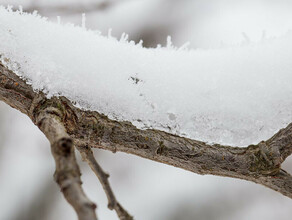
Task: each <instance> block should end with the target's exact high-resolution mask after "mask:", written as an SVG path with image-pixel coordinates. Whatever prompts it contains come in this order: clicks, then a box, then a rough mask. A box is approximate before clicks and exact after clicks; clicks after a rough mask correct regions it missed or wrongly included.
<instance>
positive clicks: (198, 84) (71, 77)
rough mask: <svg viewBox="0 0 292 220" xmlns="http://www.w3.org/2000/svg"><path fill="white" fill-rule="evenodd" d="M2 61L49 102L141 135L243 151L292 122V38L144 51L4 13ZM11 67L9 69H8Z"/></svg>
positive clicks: (36, 17)
mask: <svg viewBox="0 0 292 220" xmlns="http://www.w3.org/2000/svg"><path fill="white" fill-rule="evenodd" d="M0 55H1V61H2V63H4V64H5V65H7V66H8V67H9V68H10V69H12V70H13V71H14V72H15V73H16V74H18V75H20V76H21V77H23V78H25V79H26V80H27V82H28V83H30V84H31V85H32V86H33V88H34V89H35V90H37V91H44V92H45V93H46V94H47V96H48V97H52V96H66V97H67V98H69V99H70V100H71V101H72V102H73V103H75V104H76V105H77V106H79V107H81V108H83V109H88V110H95V111H98V112H100V113H103V114H105V115H107V116H109V117H110V118H113V119H116V120H126V121H130V122H132V123H133V124H134V125H135V126H137V127H138V128H142V129H145V128H155V129H160V130H165V131H168V132H170V133H174V134H178V135H182V136H186V137H190V138H193V139H197V140H202V141H205V142H209V143H220V144H229V145H236V146H244V145H248V144H252V143H257V142H259V141H261V140H263V139H267V138H269V137H271V136H272V135H273V134H274V133H275V132H276V131H277V130H279V129H281V128H284V127H285V126H287V124H288V123H290V122H292V113H291V109H292V86H291V82H292V62H291V61H292V59H291V58H292V33H291V32H287V34H286V35H284V36H282V37H280V38H274V39H263V40H262V41H261V42H259V43H252V42H248V41H247V42H246V43H243V44H242V45H237V46H233V47H227V48H220V49H209V50H189V49H184V48H175V47H173V46H172V44H171V41H170V38H168V43H167V46H166V47H158V48H151V49H147V48H143V46H142V45H141V44H135V43H134V42H128V40H127V36H126V35H123V36H122V37H121V39H120V40H117V39H115V38H113V37H111V36H110V35H109V36H101V35H100V34H99V32H97V31H91V30H87V29H86V27H84V26H83V27H76V26H74V25H72V24H62V23H61V24H60V23H59V24H58V23H53V22H49V21H47V20H46V19H45V18H42V17H40V16H39V15H36V14H33V15H32V14H26V13H22V12H19V11H17V12H16V11H12V10H11V9H6V8H4V7H0ZM7 60H9V62H7Z"/></svg>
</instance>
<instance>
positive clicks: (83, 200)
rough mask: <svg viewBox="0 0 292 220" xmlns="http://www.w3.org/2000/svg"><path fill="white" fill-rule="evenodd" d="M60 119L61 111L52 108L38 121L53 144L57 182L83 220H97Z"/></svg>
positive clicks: (71, 146)
mask: <svg viewBox="0 0 292 220" xmlns="http://www.w3.org/2000/svg"><path fill="white" fill-rule="evenodd" d="M60 116H61V113H60V111H59V110H58V109H55V108H53V107H48V108H45V109H44V110H42V111H41V112H40V113H39V114H38V116H37V119H36V124H37V125H38V127H39V128H40V129H41V130H42V132H43V133H44V134H45V135H46V137H47V138H48V139H49V141H50V143H51V150H52V155H53V157H54V159H55V163H56V171H55V174H54V177H55V180H56V182H57V183H58V184H59V186H60V188H61V191H62V192H63V194H64V196H65V198H66V200H67V201H68V202H69V203H70V204H71V205H72V206H73V208H74V209H75V211H76V213H77V215H78V219H79V220H96V219H97V217H96V214H95V208H96V205H95V204H94V203H92V202H91V201H90V200H89V199H88V198H87V197H86V195H85V193H84V192H83V189H82V187H81V184H82V182H81V179H80V176H81V173H80V170H79V166H78V164H77V162H76V158H75V153H74V147H73V144H72V139H71V137H70V136H69V135H68V134H67V132H66V129H65V127H64V126H63V124H62V123H61V121H60Z"/></svg>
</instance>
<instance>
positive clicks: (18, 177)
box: [0, 0, 292, 220]
mask: <svg viewBox="0 0 292 220" xmlns="http://www.w3.org/2000/svg"><path fill="white" fill-rule="evenodd" d="M7 4H10V5H14V6H15V8H18V6H19V5H22V6H23V10H24V11H29V12H33V11H34V10H37V11H38V12H39V14H41V15H43V16H46V17H48V19H49V20H51V21H53V22H56V21H57V16H60V17H61V23H67V22H70V23H74V24H76V25H81V17H82V16H81V14H82V13H86V27H87V28H89V29H94V30H96V29H98V30H100V31H101V32H102V34H103V35H107V33H108V30H109V29H110V28H111V29H112V35H113V36H115V37H117V38H119V37H120V36H121V34H122V33H123V32H125V33H127V34H129V38H130V39H131V40H134V41H136V42H138V41H139V40H140V39H142V40H143V42H144V46H145V47H156V46H157V44H161V45H165V44H166V37H167V36H168V35H170V36H172V41H173V42H174V45H175V46H178V47H179V46H181V45H183V44H184V43H185V42H190V48H194V49H209V48H220V47H228V46H231V45H240V44H243V43H246V42H247V41H259V40H261V39H262V38H264V37H265V38H269V37H276V36H280V35H283V34H285V33H286V32H287V31H288V30H291V29H292V13H291V12H292V1H290V0H245V1H242V0H82V1H81V0H50V1H49V0H0V5H7ZM95 155H96V158H97V159H98V161H100V163H101V165H102V166H103V168H104V169H105V170H106V171H108V172H109V173H110V175H111V177H110V182H111V184H112V187H113V190H114V192H115V193H116V196H117V198H118V200H119V201H120V202H121V203H122V204H123V206H124V207H125V208H126V209H127V210H128V211H129V212H130V213H131V214H133V215H134V217H135V219H138V220H193V219H199V220H213V219H214V220H221V219H222V220H226V219H237V220H243V219H248V220H253V219H265V220H274V219H278V220H290V219H291V216H292V200H291V199H288V198H286V197H284V196H282V195H281V194H278V193H276V192H274V191H272V190H270V189H266V188H264V187H263V186H259V185H256V184H254V183H250V182H246V181H243V180H235V179H230V178H221V177H215V176H199V175H196V174H194V173H190V172H187V171H184V170H181V169H177V168H174V167H171V166H167V165H163V164H159V163H156V162H152V161H148V160H145V159H142V158H138V157H136V156H131V155H126V154H123V153H116V154H113V153H111V152H106V151H102V150H96V151H95ZM77 157H78V158H79V162H80V165H81V169H82V173H83V176H82V179H83V182H84V188H85V191H86V193H87V195H88V196H89V197H90V199H91V200H93V201H94V202H95V203H97V205H98V209H97V213H98V216H99V218H100V219H106V220H111V219H117V217H116V214H115V213H114V212H112V211H110V210H108V209H107V200H106V197H105V195H104V192H103V191H102V188H101V186H100V184H99V182H98V180H97V178H96V177H95V176H94V174H93V173H92V172H91V171H90V169H89V168H88V166H87V164H85V163H84V162H82V161H81V160H80V156H79V154H78V153H77ZM284 168H285V169H286V170H288V171H289V172H292V158H289V159H288V160H287V161H286V162H285V164H284ZM53 173H54V161H53V158H52V157H51V155H50V147H49V143H48V141H47V140H46V138H45V137H44V135H43V134H42V133H41V132H40V131H39V130H38V128H37V127H35V126H34V125H33V124H32V123H31V121H30V120H29V118H28V117H26V116H25V115H22V114H21V113H19V112H17V111H16V110H14V109H11V108H10V107H9V106H7V105H5V104H4V103H2V102H0V220H37V219H42V220H55V219H77V217H76V216H75V213H74V212H73V209H72V208H71V207H70V206H69V205H68V204H67V203H66V202H65V200H64V198H63V195H62V194H61V193H60V192H59V188H58V186H57V184H55V182H54V181H53V177H52V176H53Z"/></svg>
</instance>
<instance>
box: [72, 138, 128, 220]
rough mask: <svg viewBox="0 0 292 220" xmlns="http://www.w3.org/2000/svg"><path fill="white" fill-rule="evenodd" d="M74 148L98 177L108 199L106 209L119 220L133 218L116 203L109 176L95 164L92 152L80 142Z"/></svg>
mask: <svg viewBox="0 0 292 220" xmlns="http://www.w3.org/2000/svg"><path fill="white" fill-rule="evenodd" d="M76 147H77V149H78V151H79V152H80V153H81V155H82V158H83V160H84V161H86V162H87V163H88V165H89V166H90V168H91V169H92V171H93V172H94V173H95V175H96V176H97V177H98V179H99V181H100V183H101V185H102V187H103V190H104V192H105V193H106V196H107V199H108V208H109V209H110V210H115V211H116V213H117V215H118V217H119V219H121V220H132V219H133V217H132V216H131V215H130V214H129V213H128V212H127V211H126V210H125V209H124V208H123V207H122V205H121V204H120V203H119V202H118V201H117V199H116V197H115V195H114V193H113V191H112V189H111V187H110V184H109V181H108V178H109V174H107V173H105V172H104V171H103V169H102V168H101V166H100V165H99V164H98V163H97V161H96V160H95V158H94V155H93V152H92V150H91V149H90V148H89V147H88V146H87V145H84V144H82V143H80V142H78V143H76Z"/></svg>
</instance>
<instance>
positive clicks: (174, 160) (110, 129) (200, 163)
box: [0, 65, 292, 198]
mask: <svg viewBox="0 0 292 220" xmlns="http://www.w3.org/2000/svg"><path fill="white" fill-rule="evenodd" d="M0 82H1V83H0V99H2V100H4V101H5V102H6V103H7V104H9V105H11V106H12V107H14V108H17V109H18V110H20V111H21V112H23V113H25V114H27V115H28V116H29V117H30V118H31V119H32V121H33V122H34V123H36V117H35V115H37V114H36V110H37V111H39V109H42V108H43V106H53V107H56V108H59V109H60V111H61V112H62V115H63V118H62V120H63V123H64V126H65V128H66V130H67V132H68V134H69V136H70V137H71V138H72V139H74V140H76V141H80V142H82V143H85V144H86V145H88V146H90V147H96V148H102V149H106V150H111V151H113V152H115V151H122V152H126V153H130V154H135V155H138V156H141V157H144V158H148V159H151V160H155V161H158V162H162V163H165V164H169V165H173V166H175V167H180V168H183V169H185V170H189V171H192V172H194V173H198V174H212V175H218V176H228V177H234V178H240V179H245V180H248V181H252V182H255V183H259V184H262V185H264V186H267V187H269V188H271V189H273V190H275V191H278V192H280V193H282V194H283V195H286V196H288V197H290V198H292V184H291V182H292V180H291V176H290V175H289V174H288V173H286V172H285V171H283V170H281V167H280V166H281V164H282V162H283V161H284V160H285V159H286V158H287V157H288V156H289V155H290V154H291V153H292V124H290V125H288V126H287V127H286V128H284V129H282V130H280V131H279V132H278V133H277V134H275V135H274V136H273V137H272V138H270V139H269V140H267V141H262V142H260V143H259V144H257V145H250V146H248V147H245V148H238V147H230V146H222V145H208V144H206V143H204V142H201V141H196V140H191V139H188V138H184V137H179V136H176V135H172V134H169V133H166V132H163V131H158V130H152V129H148V130H139V129H137V128H136V127H135V126H133V125H132V124H131V123H129V122H118V121H114V120H111V119H109V118H108V117H106V116H104V115H102V114H100V113H98V112H93V111H84V110H80V109H78V108H76V107H74V106H73V105H72V104H71V103H70V101H69V100H67V99H66V98H65V97H60V98H53V99H50V100H48V99H46V98H45V96H44V95H42V94H41V93H39V94H37V93H36V92H33V91H32V89H31V87H30V86H29V85H27V84H25V82H24V81H23V80H21V79H19V78H18V77H17V76H15V74H14V73H12V72H11V71H9V70H7V69H6V68H5V67H3V66H1V65H0ZM40 100H41V101H40ZM34 102H36V103H39V104H38V105H32V103H34ZM31 106H34V107H31Z"/></svg>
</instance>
